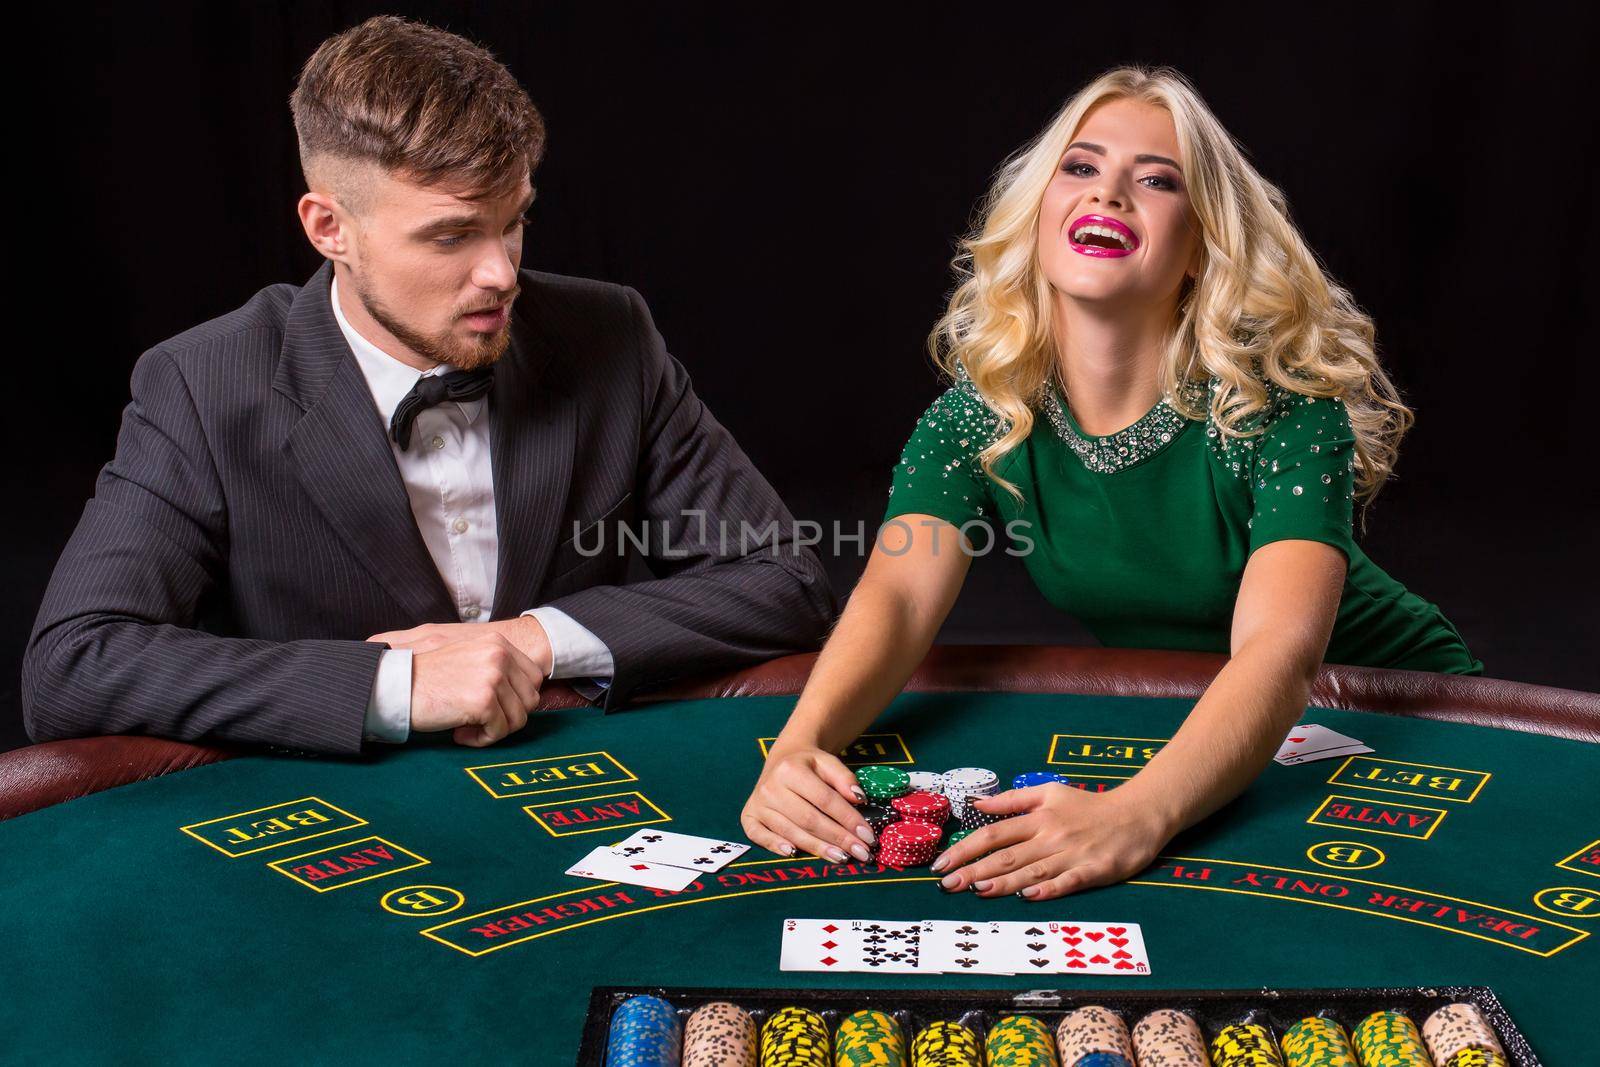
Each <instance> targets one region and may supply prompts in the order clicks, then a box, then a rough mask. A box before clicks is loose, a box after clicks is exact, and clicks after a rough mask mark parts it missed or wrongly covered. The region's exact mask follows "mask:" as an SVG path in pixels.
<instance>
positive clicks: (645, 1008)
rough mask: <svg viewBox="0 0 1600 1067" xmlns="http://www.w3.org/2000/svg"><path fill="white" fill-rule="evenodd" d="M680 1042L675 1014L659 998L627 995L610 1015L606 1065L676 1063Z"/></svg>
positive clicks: (680, 1029) (660, 1066)
mask: <svg viewBox="0 0 1600 1067" xmlns="http://www.w3.org/2000/svg"><path fill="white" fill-rule="evenodd" d="M682 1043H683V1027H682V1025H681V1024H680V1023H679V1022H678V1013H677V1012H676V1011H675V1010H674V1009H673V1007H672V1005H671V1004H668V1003H667V1002H666V1001H664V1000H662V999H661V998H660V997H651V996H637V997H629V998H628V999H627V1000H625V1001H623V1002H622V1003H621V1004H620V1005H618V1007H617V1010H616V1011H615V1012H613V1013H612V1015H611V1029H610V1037H609V1040H608V1041H607V1042H606V1067H668V1065H676V1064H677V1062H678V1058H679V1051H680V1046H681V1045H682Z"/></svg>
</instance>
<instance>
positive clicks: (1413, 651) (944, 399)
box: [884, 376, 1483, 674]
mask: <svg viewBox="0 0 1600 1067" xmlns="http://www.w3.org/2000/svg"><path fill="white" fill-rule="evenodd" d="M1209 387H1210V388H1212V389H1215V388H1216V387H1217V385H1216V383H1215V381H1213V382H1212V383H1210V386H1209ZM1193 388H1195V389H1196V393H1195V395H1194V399H1196V400H1198V401H1200V402H1201V403H1200V406H1201V407H1202V408H1203V407H1204V399H1205V392H1204V390H1205V388H1206V386H1196V387H1193ZM1269 391H1270V393H1271V398H1270V401H1269V404H1268V406H1267V408H1266V410H1265V411H1263V412H1261V413H1259V414H1258V415H1257V416H1256V417H1255V420H1254V423H1253V425H1256V426H1259V427H1260V431H1261V432H1260V433H1259V434H1257V435H1254V436H1248V437H1243V438H1239V437H1234V438H1228V439H1225V438H1224V437H1223V435H1222V434H1221V433H1220V432H1219V431H1218V430H1217V428H1216V427H1215V426H1214V425H1213V424H1212V422H1211V420H1210V419H1209V418H1208V419H1206V420H1205V421H1199V420H1193V419H1189V418H1186V417H1185V416H1184V415H1183V414H1182V413H1181V412H1179V411H1178V410H1177V408H1176V407H1174V406H1173V405H1172V404H1171V403H1170V402H1169V401H1168V400H1166V399H1163V400H1162V401H1161V402H1160V403H1158V404H1156V406H1155V407H1153V408H1152V409H1150V411H1149V412H1147V413H1146V414H1145V415H1143V416H1142V417H1141V418H1140V419H1139V420H1138V421H1137V422H1135V423H1134V424H1133V425H1131V426H1128V427H1126V428H1125V429H1122V430H1119V431H1118V432H1116V433H1114V434H1108V435H1106V436H1104V437H1094V436H1090V435H1088V434H1085V433H1084V432H1083V431H1082V429H1081V428H1080V427H1079V426H1078V425H1077V423H1076V421H1074V419H1073V417H1072V413H1071V411H1070V410H1069V409H1068V407H1067V405H1066V404H1065V403H1064V402H1062V400H1061V397H1060V395H1059V393H1057V392H1056V391H1055V390H1054V388H1052V389H1051V390H1049V391H1048V392H1047V394H1046V397H1045V400H1044V401H1043V402H1042V403H1041V405H1040V407H1041V409H1042V411H1041V413H1040V414H1041V416H1042V417H1040V418H1039V419H1038V420H1037V421H1036V422H1035V423H1034V429H1033V432H1031V433H1030V434H1029V435H1028V437H1027V439H1026V440H1024V441H1023V443H1022V444H1020V445H1019V446H1017V447H1016V448H1014V449H1013V450H1012V451H1011V452H1009V453H1007V454H1006V455H1005V457H1004V458H1002V459H1001V460H1000V462H999V464H998V465H997V466H996V468H995V472H996V473H997V474H998V475H1000V476H1001V477H1003V478H1005V479H1006V480H1007V481H1009V482H1011V483H1012V484H1013V485H1015V486H1016V487H1017V488H1018V489H1019V490H1020V491H1021V492H1022V501H1021V502H1020V503H1018V502H1017V501H1016V499H1015V498H1014V497H1013V496H1012V495H1011V494H1010V493H1008V492H1007V491H1006V490H1005V489H1004V488H1002V487H1000V486H998V485H996V484H994V482H993V481H992V480H991V479H990V478H989V477H988V476H987V475H985V474H984V471H983V468H982V466H981V465H980V464H979V462H978V453H979V452H980V451H982V449H983V448H985V447H986V446H987V445H988V444H989V443H990V442H991V441H992V440H994V439H995V438H996V437H998V436H1000V435H1001V434H1003V433H1004V432H1005V430H1006V424H1005V423H1004V422H1003V421H1002V420H1001V418H1000V417H999V416H998V415H996V414H995V413H994V412H993V411H992V410H991V409H990V408H989V407H988V406H987V405H986V404H985V403H984V402H983V399H982V398H981V397H980V396H979V394H978V392H977V390H976V389H975V388H974V387H973V385H972V383H971V381H970V380H968V379H966V378H965V377H964V376H963V377H962V378H960V379H959V380H958V381H957V382H956V384H955V385H953V386H952V387H950V388H949V389H947V390H946V391H945V392H944V393H943V395H941V396H940V397H939V398H938V399H937V400H935V401H934V403H933V404H932V406H930V407H929V408H928V410H927V411H926V412H925V413H924V414H923V416H922V418H921V419H919V420H918V422H917V426H916V429H915V431H914V432H913V433H912V435H911V439H910V440H909V441H908V442H907V443H906V447H905V452H904V453H903V454H902V456H901V457H900V462H899V464H898V465H897V466H896V467H895V470H894V480H893V486H892V487H891V488H890V490H889V494H890V495H889V507H888V509H887V510H886V511H885V513H884V519H885V521H888V520H890V519H893V518H895V517H896V516H900V515H907V514H926V515H933V516H937V517H938V518H941V519H944V520H946V521H948V522H950V523H953V524H955V525H956V526H965V524H968V523H971V522H974V521H975V520H976V521H978V522H979V523H980V524H983V523H989V524H992V527H993V528H994V532H995V537H994V538H991V537H990V536H989V535H988V534H987V533H986V532H985V531H984V530H983V529H982V528H981V526H968V527H966V530H965V532H966V533H967V535H968V538H969V539H970V540H971V541H972V543H973V546H974V550H975V551H976V552H977V553H980V554H981V553H984V552H986V551H1001V550H1005V551H1010V552H1013V553H1018V554H1022V555H1023V558H1024V562H1025V564H1026V566H1027V568H1028V572H1029V574H1030V575H1032V577H1033V581H1034V583H1035V584H1036V585H1037V586H1038V587H1039V591H1040V592H1041V593H1043V594H1044V596H1045V597H1046V598H1047V599H1048V600H1049V601H1050V602H1051V603H1053V604H1055V605H1056V606H1057V607H1059V608H1061V610H1063V611H1065V612H1067V613H1069V614H1070V615H1072V616H1073V617H1074V618H1076V619H1078V620H1079V621H1080V622H1082V623H1083V624H1084V625H1085V626H1086V627H1088V629H1089V630H1090V632H1092V633H1093V634H1094V635H1095V637H1096V638H1098V639H1099V640H1100V642H1101V643H1102V644H1105V645H1109V646H1118V647H1124V648H1169V649H1192V650H1198V651H1205V652H1227V651H1228V650H1229V634H1230V632H1231V626H1232V619H1233V605H1234V600H1235V598H1236V597H1237V596H1238V593H1239V581H1240V578H1241V577H1242V576H1243V574H1244V567H1245V562H1246V560H1248V559H1249V557H1250V554H1251V553H1252V552H1254V551H1255V550H1256V549H1258V548H1260V547H1261V546H1262V545H1265V544H1268V543H1270V542H1273V541H1281V540H1285V539H1290V538H1296V539H1304V540H1309V541H1321V542H1323V543H1324V544H1329V545H1333V546H1334V547H1335V548H1337V549H1339V550H1340V551H1341V552H1343V553H1344V554H1345V556H1346V558H1347V560H1348V561H1349V566H1348V570H1347V574H1346V577H1345V582H1344V593H1343V595H1342V597H1341V599H1340V602H1339V613H1338V618H1337V619H1336V620H1335V622H1334V627H1333V634H1332V636H1331V638H1330V640H1329V642H1328V650H1327V653H1326V654H1325V656H1324V657H1323V658H1324V660H1325V661H1326V662H1329V663H1351V664H1360V665H1365V666H1371V667H1398V668H1403V669H1406V670H1418V671H1440V672H1447V673H1452V674H1481V673H1483V664H1482V663H1481V662H1480V661H1478V660H1477V659H1474V658H1473V656H1472V654H1471V653H1470V652H1468V651H1467V646H1466V642H1465V641H1463V640H1462V638H1461V635H1460V633H1459V632H1457V630H1456V628H1455V627H1454V626H1452V625H1451V624H1450V621H1449V620H1448V619H1446V618H1445V617H1444V615H1443V614H1442V613H1441V612H1440V611H1439V609H1438V607H1437V606H1435V605H1434V604H1432V603H1429V602H1428V601H1426V600H1423V599H1422V598H1421V597H1419V596H1417V595H1416V594H1414V593H1411V592H1408V591H1407V590H1406V588H1405V587H1404V586H1402V585H1401V584H1400V583H1399V582H1397V581H1395V580H1394V579H1393V578H1391V577H1390V576H1389V575H1388V574H1386V573H1384V571H1383V570H1382V569H1381V568H1379V567H1378V565H1377V564H1375V563H1373V562H1372V560H1370V559H1368V558H1367V555H1366V553H1364V552H1362V550H1361V548H1360V546H1358V545H1357V544H1356V543H1355V540H1354V538H1353V537H1352V535H1351V515H1352V508H1353V503H1352V501H1353V495H1354V467H1353V465H1352V459H1353V456H1354V441H1355V437H1354V435H1353V433H1352V432H1351V429H1350V422H1349V419H1348V417H1347V415H1346V412H1345V407H1344V403H1343V401H1341V400H1339V399H1337V398H1322V397H1310V396H1304V395H1301V394H1298V393H1293V392H1288V391H1286V390H1281V389H1278V388H1277V387H1276V386H1269ZM1008 535H1009V536H1008Z"/></svg>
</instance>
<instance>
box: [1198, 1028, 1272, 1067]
mask: <svg viewBox="0 0 1600 1067" xmlns="http://www.w3.org/2000/svg"><path fill="white" fill-rule="evenodd" d="M1211 1062H1212V1064H1213V1067H1283V1057H1282V1056H1280V1055H1278V1046H1277V1043H1276V1042H1274V1041H1273V1040H1272V1031H1271V1030H1268V1029H1267V1028H1266V1027H1265V1026H1262V1025H1261V1024H1259V1023H1233V1024H1231V1025H1229V1026H1224V1027H1223V1028H1222V1029H1221V1030H1219V1031H1218V1032H1217V1036H1216V1037H1214V1038H1212V1039H1211Z"/></svg>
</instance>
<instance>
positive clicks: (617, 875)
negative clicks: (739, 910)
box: [566, 845, 700, 892]
mask: <svg viewBox="0 0 1600 1067" xmlns="http://www.w3.org/2000/svg"><path fill="white" fill-rule="evenodd" d="M566 873H568V874H572V875H576V876H578V877H579V878H598V879H600V880H601V881H604V882H626V883H627V884H629V885H642V886H648V887H649V888H651V889H670V890H673V891H674V892H676V891H678V890H680V889H685V888H687V887H688V886H689V885H690V884H691V883H693V882H694V880H695V879H696V878H698V877H699V876H700V872H699V871H694V870H690V869H688V868H685V867H672V866H669V865H667V864H665V863H649V862H646V861H645V860H640V859H627V858H624V857H622V856H618V855H615V854H614V853H613V852H612V851H611V849H609V848H607V847H606V846H604V845H601V846H600V847H599V848H597V849H594V850H593V851H592V852H590V853H589V854H588V855H587V856H585V857H583V859H581V860H579V861H578V862H577V863H574V864H573V865H572V866H571V867H568V868H567V871H566Z"/></svg>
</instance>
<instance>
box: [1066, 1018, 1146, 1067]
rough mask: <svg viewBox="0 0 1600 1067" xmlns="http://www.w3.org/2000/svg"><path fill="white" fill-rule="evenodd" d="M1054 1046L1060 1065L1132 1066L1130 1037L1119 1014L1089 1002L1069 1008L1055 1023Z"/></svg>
mask: <svg viewBox="0 0 1600 1067" xmlns="http://www.w3.org/2000/svg"><path fill="white" fill-rule="evenodd" d="M1056 1048H1057V1049H1058V1050H1059V1051H1060V1053H1061V1064H1062V1067H1133V1063H1134V1059H1133V1038H1131V1037H1129V1036H1128V1027H1127V1024H1125V1023H1124V1022H1123V1021H1122V1017H1121V1016H1120V1015H1118V1014H1117V1013H1116V1012H1114V1011H1112V1010H1110V1009H1109V1008H1102V1007H1100V1006H1099V1005H1090V1006H1088V1007H1083V1008H1079V1009H1078V1010H1076V1011H1074V1012H1070V1013H1068V1014H1067V1015H1065V1016H1064V1017H1062V1019H1061V1021H1060V1022H1059V1023H1057V1024H1056Z"/></svg>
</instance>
